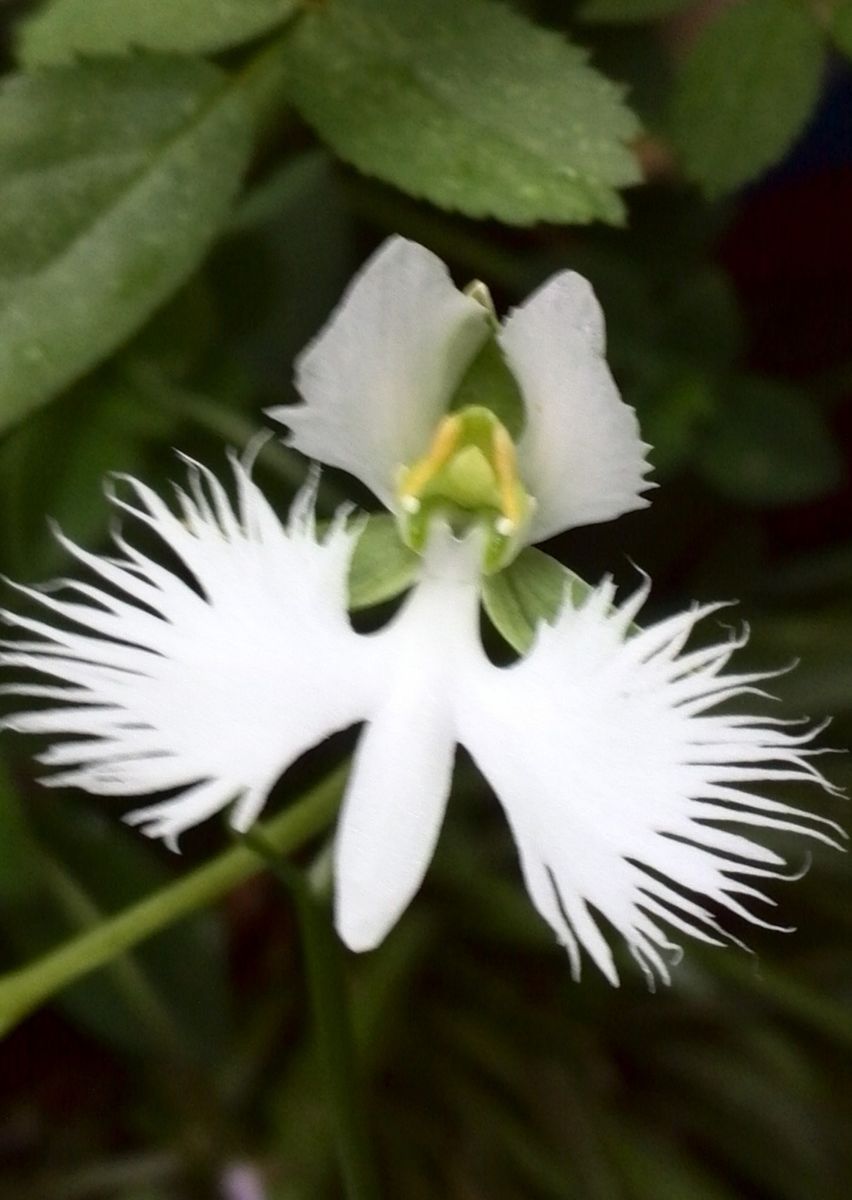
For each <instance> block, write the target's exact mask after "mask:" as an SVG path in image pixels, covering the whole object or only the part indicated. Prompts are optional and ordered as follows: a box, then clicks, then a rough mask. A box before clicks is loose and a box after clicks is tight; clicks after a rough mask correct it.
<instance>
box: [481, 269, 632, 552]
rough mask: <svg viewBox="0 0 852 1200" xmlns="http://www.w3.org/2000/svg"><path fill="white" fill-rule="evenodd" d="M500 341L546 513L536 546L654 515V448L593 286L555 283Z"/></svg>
mask: <svg viewBox="0 0 852 1200" xmlns="http://www.w3.org/2000/svg"><path fill="white" fill-rule="evenodd" d="M498 340H499V342H500V345H501V346H502V348H503V351H504V353H505V355H506V360H507V362H508V364H509V367H510V368H511V370H512V371H513V373H514V375H515V378H516V379H517V381H518V383H519V384H520V388H521V392H522V393H523V397H524V406H525V410H526V425H525V427H524V433H523V436H522V438H521V441H520V444H519V446H518V462H519V466H520V471H521V476H522V478H523V480H524V482H525V484H526V487H527V489H528V491H529V492H530V493H531V494H532V495H533V496H534V497H535V499H536V502H537V505H538V507H537V509H536V513H535V516H534V518H533V521H532V525H531V527H530V530H529V534H528V539H529V540H530V541H541V540H543V539H544V538H547V537H550V536H551V535H553V534H555V533H558V532H560V531H561V530H563V529H570V528H572V527H573V526H575V525H588V524H591V523H593V522H596V521H608V520H610V519H611V518H612V517H617V516H619V515H620V514H621V513H624V512H629V511H630V510H631V509H634V508H644V507H645V506H646V505H647V503H648V501H647V500H644V499H643V498H642V496H641V494H640V493H641V492H643V491H645V490H646V489H647V488H648V487H649V486H651V485H649V484H648V483H647V482H646V481H645V480H644V475H645V474H646V472H647V471H648V470H649V467H648V464H647V463H646V462H645V452H646V451H647V449H648V447H647V446H646V445H645V444H644V443H643V442H642V441H641V439H640V436H639V425H638V422H637V420H636V414H635V413H634V411H633V409H632V408H629V407H628V406H627V405H626V404H625V403H624V402H623V401H622V399H621V397H620V396H619V394H618V389H617V388H616V386H615V383H614V382H613V379H612V376H611V375H610V373H609V368H608V367H607V364H606V360H605V359H604V321H603V314H602V312H601V309H600V305H599V304H598V302H597V299H596V298H595V294H594V292H593V291H592V289H591V286H590V285H589V283H587V281H586V280H585V279H583V277H582V276H581V275H577V274H576V273H575V272H573V271H563V272H562V273H561V274H559V275H555V276H554V277H553V278H552V279H551V280H549V281H548V282H547V283H545V284H544V285H543V286H542V287H541V288H539V290H538V291H536V292H534V293H533V294H532V296H530V297H529V299H528V300H527V301H526V302H525V303H524V304H523V305H521V307H520V308H516V309H514V310H513V312H512V313H511V314H510V315H509V317H508V319H507V320H506V322H505V324H504V326H503V329H502V330H501V332H500V333H499V335H498Z"/></svg>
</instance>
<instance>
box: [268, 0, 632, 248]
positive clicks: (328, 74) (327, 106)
mask: <svg viewBox="0 0 852 1200" xmlns="http://www.w3.org/2000/svg"><path fill="white" fill-rule="evenodd" d="M289 61H290V70H291V80H290V88H291V94H292V98H293V100H294V102H295V103H296V105H297V107H298V108H299V109H300V111H301V112H302V115H303V116H304V117H305V119H306V120H307V121H309V122H310V124H312V125H314V126H315V127H316V129H317V131H318V133H319V134H320V136H321V137H323V138H324V139H325V140H327V141H328V142H329V144H330V145H331V146H332V147H333V148H334V149H335V150H336V151H337V153H338V154H339V155H340V156H341V158H344V159H346V160H347V161H348V162H351V163H353V164H354V165H355V166H356V167H358V168H359V170H361V171H364V172H366V173H367V174H374V175H377V176H379V178H381V179H384V180H386V181H387V182H389V183H393V184H395V185H396V186H397V187H399V188H402V189H403V190H404V191H408V192H410V193H411V194H412V195H414V196H420V197H423V198H425V199H427V200H431V201H432V202H433V203H434V204H437V205H439V206H441V207H445V208H450V209H458V210H459V211H461V212H463V213H466V214H467V215H468V216H473V217H497V218H498V219H499V220H502V221H505V222H508V223H512V224H521V225H526V224H531V223H532V222H535V221H545V220H549V221H575V222H587V221H592V220H596V219H601V220H606V221H611V222H616V223H617V222H620V221H622V220H623V216H624V209H623V204H622V202H621V200H620V198H619V197H618V195H617V193H616V190H615V189H617V188H620V187H624V186H626V185H628V184H631V183H635V182H637V181H638V178H639V172H638V167H637V164H636V162H635V161H634V159H633V157H632V155H631V154H630V152H629V151H628V149H627V148H626V146H625V143H626V142H627V141H629V140H630V139H631V138H632V137H633V136H634V135H635V134H636V133H637V131H638V123H637V121H636V119H635V117H634V116H633V115H632V114H631V113H630V111H629V110H628V109H627V108H626V107H625V106H624V104H623V103H622V101H621V97H620V92H619V89H618V88H617V87H616V86H615V85H614V84H612V83H611V82H610V81H609V80H607V79H605V78H603V76H601V75H599V74H598V73H597V72H596V71H594V70H593V69H592V68H591V67H589V66H588V64H587V62H586V54H585V53H584V52H583V51H582V50H580V49H578V48H577V47H575V46H572V45H570V44H568V43H567V42H566V41H565V40H564V39H563V38H561V37H560V36H558V35H556V34H554V33H550V32H546V31H544V30H542V29H538V28H536V27H535V26H534V25H532V24H531V23H530V22H529V21H527V20H525V19H524V18H523V17H522V16H520V14H518V13H515V12H513V11H511V10H510V9H509V8H507V7H504V6H503V5H500V4H496V3H492V2H491V0H465V3H464V4H458V3H457V2H456V0H347V2H346V3H342V2H341V0H337V2H334V0H332V2H331V3H327V4H323V5H317V6H314V7H312V8H311V9H309V10H308V11H307V12H306V13H305V15H304V17H303V18H302V19H301V20H300V21H299V23H298V25H296V26H294V31H293V34H292V38H291V41H290V56H289Z"/></svg>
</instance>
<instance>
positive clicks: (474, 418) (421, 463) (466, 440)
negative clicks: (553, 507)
mask: <svg viewBox="0 0 852 1200" xmlns="http://www.w3.org/2000/svg"><path fill="white" fill-rule="evenodd" d="M396 489H397V499H398V502H399V503H398V508H397V522H398V524H399V529H400V535H401V537H402V539H403V541H404V542H405V543H406V545H408V546H410V547H411V548H412V549H413V550H416V551H417V552H418V553H422V552H423V551H424V550H425V548H426V543H427V541H428V538H429V526H430V523H431V521H432V520H433V518H435V517H436V516H437V517H440V518H441V519H442V520H445V521H447V522H449V524H450V526H451V528H452V529H453V531H454V532H455V533H456V534H458V535H460V536H461V535H464V534H465V533H466V532H467V531H468V530H469V529H470V528H472V527H473V526H480V527H481V528H482V529H483V530H484V532H485V540H484V549H483V564H482V566H483V571H484V572H485V574H491V573H493V572H494V571H499V570H500V569H501V568H503V567H505V566H506V564H507V563H509V562H510V561H511V560H512V559H513V558H514V557H515V555H516V554H517V553H518V551H519V550H520V549H521V540H520V539H521V535H522V534H523V532H524V530H525V529H526V527H527V525H528V523H529V519H530V517H531V516H532V512H533V509H534V506H535V502H534V500H533V498H532V497H531V496H530V495H529V494H528V493H527V492H526V490H525V489H524V486H523V484H522V483H521V481H520V479H519V477H518V465H517V454H516V452H515V443H514V442H513V441H512V438H511V437H510V436H509V433H508V431H507V429H506V427H505V425H503V423H502V422H501V421H500V420H499V419H498V418H497V417H496V416H495V415H494V413H493V412H491V410H490V409H488V408H485V407H483V406H482V405H478V404H473V405H467V406H465V407H464V408H461V409H459V410H458V411H456V412H453V413H450V414H448V415H447V416H446V417H444V418H443V420H442V421H441V422H440V424H439V425H438V427H437V429H436V430H435V435H434V437H433V439H432V443H431V445H430V447H429V449H428V450H427V451H426V453H425V454H424V455H423V457H422V458H419V459H417V461H416V462H414V463H411V464H409V465H407V466H403V467H400V469H399V472H398V474H397V480H396Z"/></svg>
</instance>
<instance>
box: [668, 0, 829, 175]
mask: <svg viewBox="0 0 852 1200" xmlns="http://www.w3.org/2000/svg"><path fill="white" fill-rule="evenodd" d="M823 59H824V50H823V41H822V36H821V32H820V29H819V27H818V25H817V23H816V21H815V20H814V17H813V15H812V13H811V12H809V10H808V6H807V5H806V4H802V3H799V2H798V0H748V3H745V4H736V5H733V6H732V7H731V8H728V9H726V10H725V11H724V12H723V13H722V14H721V16H720V17H718V19H716V20H715V21H713V22H712V24H710V25H708V26H707V28H706V29H705V30H704V32H703V33H702V35H701V36H700V38H699V39H698V42H697V43H696V45H695V47H694V49H693V50H692V53H691V54H690V56H689V58H688V59H687V61H686V64H685V66H684V68H683V71H682V74H681V76H680V78H679V80H678V82H677V85H676V88H675V94H674V100H673V110H672V134H673V137H674V140H675V143H676V145H677V147H678V149H679V151H680V154H681V157H682V159H683V163H684V167H685V168H686V171H687V173H688V174H689V175H690V176H692V177H693V178H694V179H695V180H696V181H698V182H699V183H701V184H702V185H703V187H704V189H705V190H706V192H707V193H708V195H710V196H716V195H719V194H721V193H723V192H725V191H728V190H730V189H732V188H735V187H737V186H738V185H740V184H742V183H745V182H746V181H747V180H749V179H753V178H754V177H755V176H756V175H758V174H760V172H761V171H763V170H764V169H765V168H767V167H769V166H771V165H772V163H774V162H776V161H777V160H778V159H780V158H781V156H782V155H783V154H784V152H785V151H786V150H787V148H788V147H789V146H790V144H791V142H792V141H793V139H794V138H795V137H796V135H797V134H798V133H799V132H800V130H801V129H802V127H803V125H804V123H805V121H806V120H807V118H808V116H809V115H810V113H811V111H812V110H813V107H814V104H815V103H816V100H817V97H818V94H819V88H820V82H821V78H822V67H823Z"/></svg>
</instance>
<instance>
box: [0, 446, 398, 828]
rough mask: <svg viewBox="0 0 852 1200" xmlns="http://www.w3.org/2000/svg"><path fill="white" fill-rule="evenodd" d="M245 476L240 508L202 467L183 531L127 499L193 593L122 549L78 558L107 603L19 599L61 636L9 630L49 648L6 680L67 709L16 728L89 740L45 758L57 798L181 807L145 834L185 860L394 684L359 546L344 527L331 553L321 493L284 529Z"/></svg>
mask: <svg viewBox="0 0 852 1200" xmlns="http://www.w3.org/2000/svg"><path fill="white" fill-rule="evenodd" d="M233 470H234V475H235V478H236V484H237V491H238V504H237V506H236V507H234V506H232V504H231V503H230V501H229V500H228V498H227V495H226V494H225V491H224V489H223V488H222V486H221V484H220V483H219V482H218V481H217V480H216V479H215V478H214V477H213V476H212V475H211V474H210V473H209V472H206V471H202V469H201V468H199V467H197V466H195V465H193V466H191V468H190V493H191V494H181V495H180V497H179V503H180V507H181V510H182V514H183V520H180V519H178V518H177V517H175V516H174V514H173V513H172V512H171V511H170V510H169V509H168V507H167V506H166V505H165V504H163V502H162V501H161V500H160V499H159V498H158V497H157V496H156V495H155V493H153V492H152V491H150V489H148V488H146V487H145V486H144V485H142V484H141V483H138V482H136V481H135V480H129V481H128V483H129V486H130V489H131V495H132V499H130V500H123V499H119V498H114V501H115V503H116V505H117V506H118V507H120V508H122V509H123V510H124V511H126V512H127V513H128V514H130V515H131V516H132V517H133V518H135V519H136V520H139V521H142V522H144V523H146V524H147V525H149V526H150V528H151V529H152V530H153V532H154V533H156V534H157V535H158V536H159V538H160V539H161V540H162V541H163V542H165V543H166V545H168V546H169V547H170V549H171V550H172V551H173V553H174V554H175V555H176V556H177V558H178V559H179V560H180V562H181V563H182V565H183V567H184V569H185V572H188V574H189V576H191V580H192V581H194V582H192V581H189V580H187V579H186V578H181V577H180V576H179V575H177V574H175V573H174V572H173V571H171V570H168V569H166V568H165V567H163V566H160V565H159V564H157V563H155V562H153V561H152V560H151V559H149V558H147V557H146V556H145V555H144V554H142V553H140V552H139V551H137V550H135V549H133V547H131V546H129V545H127V544H126V543H124V542H123V541H120V545H121V546H122V547H124V557H123V558H119V559H103V558H98V557H96V556H94V555H88V554H86V553H85V552H83V551H81V550H78V549H77V548H75V547H70V546H69V548H71V549H72V550H73V552H74V553H75V555H76V556H77V557H78V558H79V559H80V560H81V561H82V562H84V563H85V564H86V565H87V566H88V567H89V568H90V569H91V570H92V571H93V572H94V573H95V575H96V576H100V580H99V585H98V586H95V585H92V584H88V583H86V584H75V583H71V584H70V585H69V586H68V588H65V589H61V590H60V592H59V594H57V593H56V591H37V590H34V589H26V588H25V589H20V590H22V591H24V592H25V593H26V594H27V595H28V596H29V598H30V599H31V600H33V601H36V602H37V603H38V604H39V605H40V606H41V607H42V608H43V609H45V610H47V619H46V620H37V619H34V618H30V617H26V616H20V615H16V614H14V613H6V614H5V618H6V620H7V621H9V622H11V623H13V624H16V625H18V626H19V627H22V628H24V629H27V630H28V631H29V632H30V633H31V634H34V635H35V638H34V639H33V640H28V641H26V642H17V643H15V642H6V643H5V646H6V650H5V651H4V652H3V654H2V662H3V665H4V666H6V667H7V668H8V667H23V668H25V669H27V670H32V671H36V672H38V673H40V674H41V675H42V676H46V677H47V678H48V680H49V681H51V682H50V683H49V685H48V686H46V687H43V688H42V690H41V691H39V690H38V685H19V687H20V690H22V691H23V693H24V694H30V695H35V696H42V697H44V698H45V699H53V700H58V701H60V705H59V706H57V707H53V708H46V709H44V708H43V709H39V710H36V711H31V712H22V713H18V714H15V715H13V716H12V717H10V718H8V719H7V721H6V722H5V724H6V725H7V726H9V727H11V728H13V729H18V730H20V731H22V732H26V733H37V734H44V735H49V736H50V737H56V736H59V737H62V736H63V735H69V736H71V737H74V738H75V739H76V740H72V741H61V742H59V743H56V744H53V745H52V746H51V747H50V748H49V749H48V750H47V751H46V752H45V753H44V754H43V755H42V756H41V760H42V761H43V762H45V763H46V764H48V765H52V766H54V767H58V768H61V770H60V772H59V774H55V775H53V776H49V777H48V778H47V779H46V780H45V782H47V783H50V784H54V785H59V784H63V785H64V784H73V785H74V786H77V787H81V788H84V789H86V790H88V791H90V792H94V793H98V794H104V795H115V796H135V795H143V794H151V793H155V792H159V791H163V790H176V791H177V793H178V794H177V795H176V796H175V797H173V798H172V799H169V800H166V801H161V802H159V803H157V804H154V805H153V806H150V807H148V808H146V809H143V810H141V811H140V812H139V813H136V814H134V815H132V817H131V820H133V821H134V822H136V823H141V824H142V825H143V828H144V831H145V832H146V833H149V834H151V835H152V836H163V837H165V838H166V839H167V840H168V841H169V843H170V844H172V845H173V844H174V842H175V838H176V837H177V835H178V834H179V833H180V832H181V831H182V830H184V829H186V828H187V827H188V826H190V825H193V824H195V823H196V822H197V821H200V820H202V819H204V817H206V816H208V815H209V814H210V813H212V812H215V811H216V810H217V809H220V808H223V807H225V806H226V805H228V804H231V803H232V802H236V806H235V808H234V810H233V813H232V824H234V825H235V826H236V827H237V828H240V829H244V828H246V827H247V825H248V824H250V822H251V821H252V820H253V819H254V817H255V816H256V815H257V813H258V811H259V810H260V808H261V807H262V805H263V803H264V800H265V799H266V796H267V794H268V792H269V790H270V788H271V787H272V785H273V784H274V782H275V781H276V779H277V778H278V776H279V775H280V774H281V772H282V771H283V770H284V769H285V768H286V767H287V766H288V765H289V764H290V763H291V762H292V761H293V760H294V759H295V758H297V757H298V756H299V755H300V754H302V753H303V752H304V751H305V750H307V749H308V748H309V747H311V746H312V745H314V744H315V743H316V742H318V741H319V740H321V739H322V738H324V737H325V736H327V735H328V734H330V733H331V732H333V731H335V730H338V729H341V728H344V727H346V726H347V725H350V724H352V723H353V722H354V721H356V720H359V719H361V718H362V717H363V715H364V713H365V712H366V711H367V710H368V709H369V708H370V706H371V705H372V703H373V698H372V689H373V687H374V685H375V684H376V683H377V682H380V679H381V671H380V670H379V669H378V667H377V665H376V650H375V648H374V647H373V646H372V645H371V641H370V639H368V638H364V637H361V636H359V635H357V634H355V633H354V632H353V630H352V628H351V626H350V625H349V621H348V617H347V613H346V574H347V569H348V564H349V558H350V554H351V550H352V543H353V538H354V537H355V536H357V534H352V533H348V532H346V530H345V528H344V526H343V522H342V520H338V521H337V522H335V523H333V524H332V527H331V529H330V531H329V532H328V534H327V535H326V537H325V538H324V539H323V540H321V541H318V540H317V537H316V533H315V529H314V523H313V495H312V492H311V490H307V491H306V492H304V493H303V494H302V495H301V496H300V497H299V498H297V500H296V501H295V502H294V504H293V507H292V509H291V512H290V519H289V522H288V524H287V526H286V527H285V526H282V524H281V523H280V522H279V521H278V519H277V518H276V516H275V515H274V513H273V512H272V510H271V509H270V507H269V505H268V504H267V502H266V501H265V500H264V498H263V496H262V495H261V493H260V491H259V490H258V488H257V487H256V486H255V484H254V483H252V481H251V479H250V477H249V474H248V470H247V469H246V468H245V467H244V466H242V465H241V464H240V463H239V462H236V461H234V462H233ZM66 544H68V543H66ZM101 585H103V586H101ZM107 589H109V590H107ZM63 590H64V591H70V592H71V595H72V597H75V598H70V599H69V598H66V597H65V596H64V595H63V594H62V591H63ZM81 598H82V602H81ZM55 681H60V682H61V684H63V685H65V688H67V690H66V691H64V692H63V688H62V687H57V686H56V684H55ZM63 700H67V703H65V704H63V703H61V702H62V701H63ZM80 735H84V740H80Z"/></svg>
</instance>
